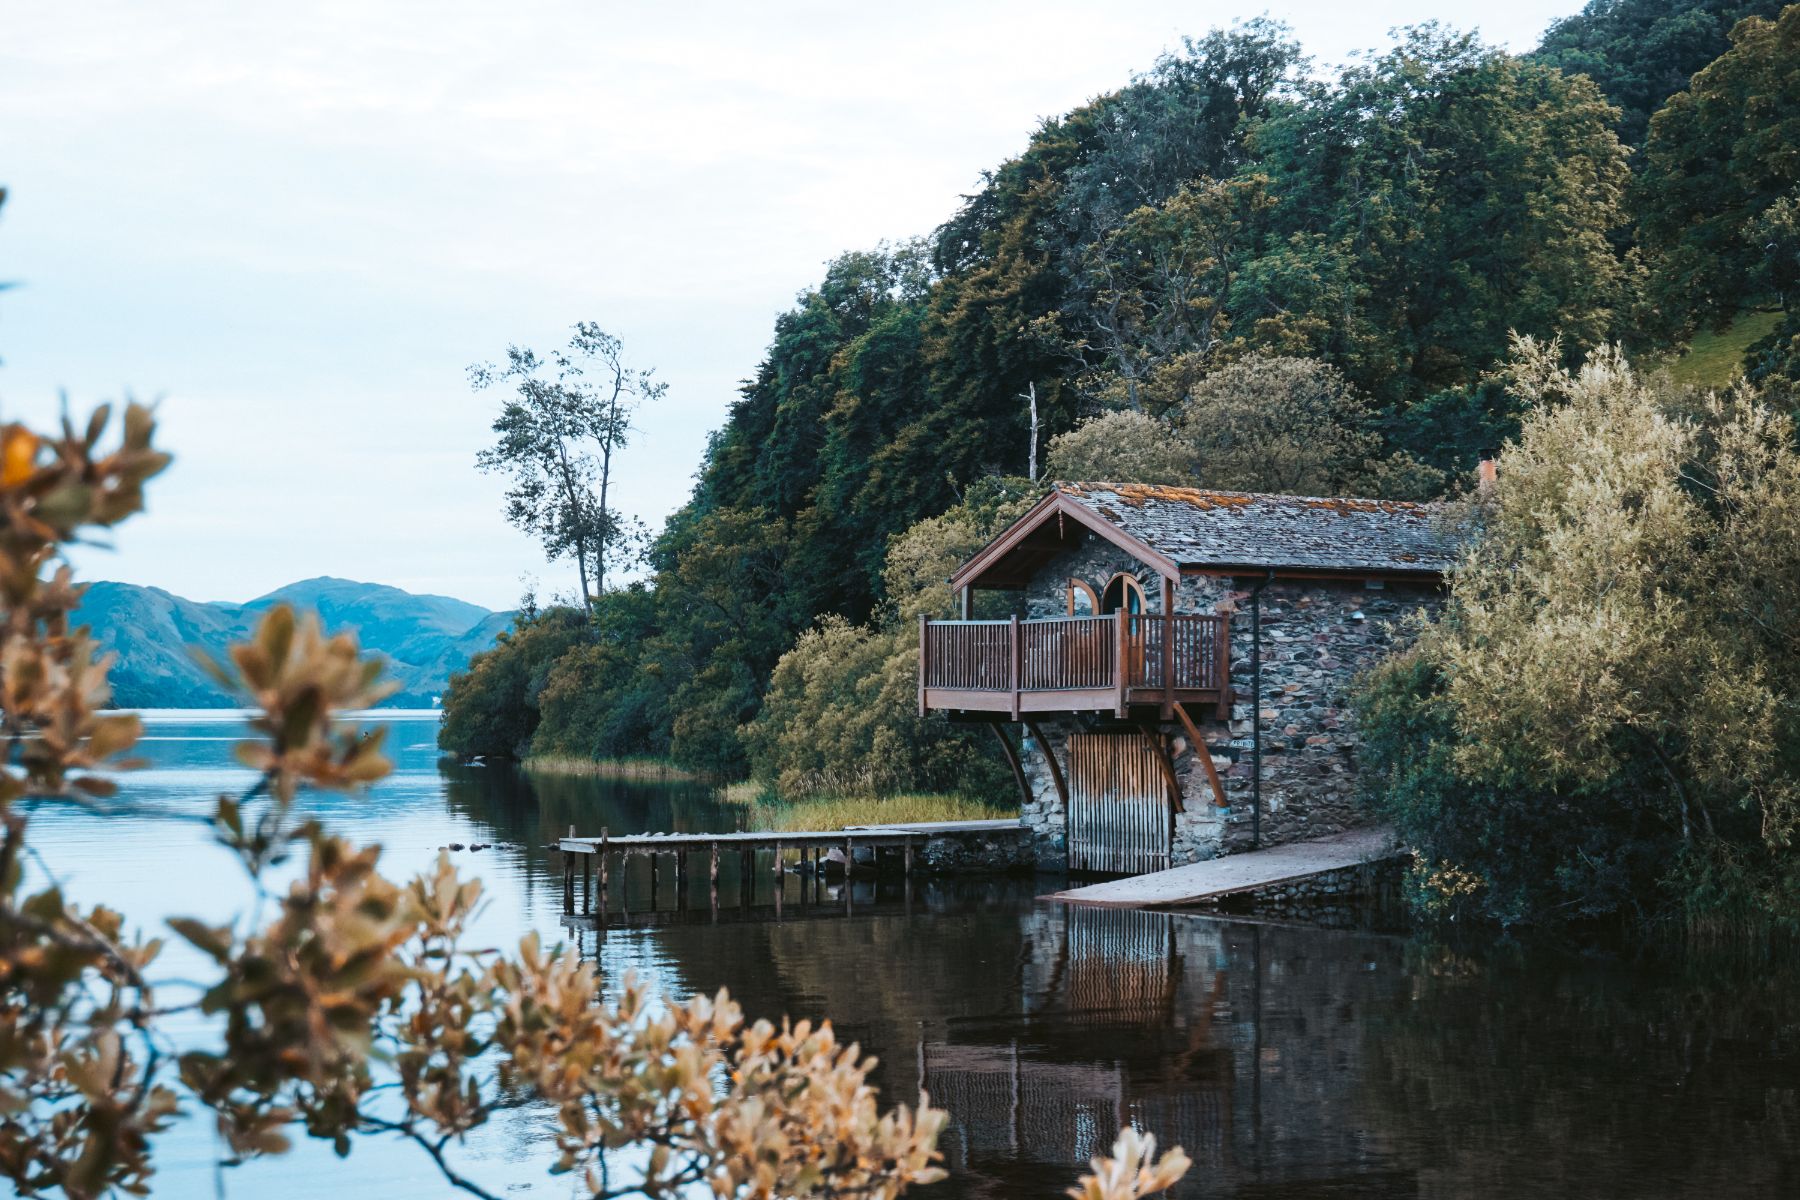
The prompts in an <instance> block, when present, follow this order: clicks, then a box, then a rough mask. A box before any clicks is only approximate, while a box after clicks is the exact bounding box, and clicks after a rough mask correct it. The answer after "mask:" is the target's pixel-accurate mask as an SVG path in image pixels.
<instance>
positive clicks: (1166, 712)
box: [1162, 577, 1175, 721]
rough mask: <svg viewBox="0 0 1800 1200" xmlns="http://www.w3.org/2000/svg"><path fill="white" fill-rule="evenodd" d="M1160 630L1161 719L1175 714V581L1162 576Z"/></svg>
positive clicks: (1166, 718)
mask: <svg viewBox="0 0 1800 1200" xmlns="http://www.w3.org/2000/svg"><path fill="white" fill-rule="evenodd" d="M1162 594H1163V620H1162V624H1163V631H1162V677H1163V701H1162V719H1163V720H1165V721H1167V720H1169V719H1170V718H1172V717H1173V716H1174V715H1175V582H1174V581H1173V580H1171V579H1168V578H1166V577H1165V578H1164V579H1163V586H1162Z"/></svg>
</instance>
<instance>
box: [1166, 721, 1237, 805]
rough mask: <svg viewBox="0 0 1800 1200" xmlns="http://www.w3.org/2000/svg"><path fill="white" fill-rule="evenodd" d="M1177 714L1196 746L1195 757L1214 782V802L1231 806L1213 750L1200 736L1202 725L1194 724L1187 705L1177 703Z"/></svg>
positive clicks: (1209, 780)
mask: <svg viewBox="0 0 1800 1200" xmlns="http://www.w3.org/2000/svg"><path fill="white" fill-rule="evenodd" d="M1175 715H1176V716H1178V717H1180V718H1181V727H1182V728H1183V729H1185V730H1187V735H1188V741H1189V742H1191V743H1192V744H1193V747H1194V757H1195V758H1198V759H1199V760H1200V765H1201V766H1203V767H1205V768H1206V781H1207V782H1208V783H1210V784H1212V791H1213V803H1214V804H1217V805H1218V806H1219V807H1220V808H1230V807H1231V802H1230V801H1229V800H1227V799H1225V785H1224V784H1223V783H1221V782H1220V781H1219V769H1218V768H1217V767H1215V766H1213V760H1212V751H1211V750H1209V749H1207V746H1206V739H1205V738H1203V737H1201V736H1200V727H1199V726H1198V725H1196V724H1194V718H1192V717H1190V716H1188V711H1187V707H1186V706H1185V705H1181V704H1177V705H1176V706H1175Z"/></svg>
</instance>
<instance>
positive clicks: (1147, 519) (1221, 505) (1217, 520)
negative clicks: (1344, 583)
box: [1056, 483, 1458, 574]
mask: <svg viewBox="0 0 1800 1200" xmlns="http://www.w3.org/2000/svg"><path fill="white" fill-rule="evenodd" d="M1056 490H1057V491H1058V492H1060V493H1061V494H1062V496H1063V497H1064V498H1066V499H1068V500H1070V501H1073V502H1074V503H1076V504H1079V505H1080V506H1082V507H1083V508H1085V509H1086V510H1088V511H1089V512H1091V513H1093V514H1094V515H1095V516H1098V517H1100V518H1102V519H1103V520H1106V521H1109V522H1111V523H1112V524H1113V525H1115V526H1117V527H1118V528H1119V529H1120V530H1121V531H1122V532H1124V533H1125V534H1127V535H1129V536H1130V537H1133V538H1135V539H1137V540H1138V541H1140V542H1143V543H1144V544H1145V545H1147V546H1149V547H1150V548H1151V549H1152V550H1155V551H1157V552H1158V553H1160V554H1162V555H1163V556H1164V557H1166V558H1168V559H1170V560H1172V561H1173V562H1174V563H1175V564H1176V565H1177V566H1182V567H1238V566H1244V567H1275V568H1287V569H1290V570H1294V569H1300V570H1306V569H1313V570H1321V571H1383V572H1390V571H1391V572H1419V573H1422V574H1440V573H1442V572H1445V571H1448V570H1449V569H1450V568H1451V567H1452V566H1453V565H1455V562H1456V554H1457V549H1458V545H1457V541H1456V539H1455V537H1454V535H1453V534H1451V533H1449V532H1447V531H1446V530H1445V529H1443V528H1441V527H1440V525H1439V522H1438V521H1437V520H1436V518H1437V515H1438V512H1439V506H1437V505H1433V504H1418V503H1413V502H1411V501H1405V500H1359V499H1352V498H1344V497H1328V496H1274V495H1266V494H1262V493H1254V492H1214V491H1203V490H1201V489H1199V488H1184V487H1157V486H1151V485H1148V484H1134V483H1059V484H1057V485H1056Z"/></svg>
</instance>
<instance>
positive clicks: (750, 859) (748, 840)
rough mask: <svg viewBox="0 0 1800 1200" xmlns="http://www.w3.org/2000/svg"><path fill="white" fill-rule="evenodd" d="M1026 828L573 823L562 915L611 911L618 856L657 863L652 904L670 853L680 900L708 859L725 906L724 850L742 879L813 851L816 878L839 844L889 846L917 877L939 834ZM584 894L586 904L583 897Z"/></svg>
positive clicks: (713, 892)
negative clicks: (667, 827) (660, 829)
mask: <svg viewBox="0 0 1800 1200" xmlns="http://www.w3.org/2000/svg"><path fill="white" fill-rule="evenodd" d="M1024 831H1025V827H1024V826H1023V825H1022V824H1020V823H1019V822H1018V821H1017V820H1002V821H929V822H920V823H918V824H912V825H851V826H846V827H845V828H843V829H831V830H797V831H796V830H789V831H785V832H769V831H751V832H744V833H633V834H625V835H623V836H621V837H613V836H611V835H610V834H608V833H606V832H604V831H603V832H602V833H601V834H600V836H599V837H577V836H575V829H574V826H570V827H569V836H568V837H565V838H560V839H558V841H557V847H556V848H557V849H558V850H559V851H560V852H561V853H562V864H563V912H564V913H567V914H574V913H576V912H577V911H580V912H583V913H587V912H592V911H593V908H594V905H595V904H596V903H598V905H599V910H600V912H601V913H602V914H605V912H606V910H607V907H608V905H609V902H610V887H609V874H610V872H609V860H610V859H611V858H612V857H614V856H615V855H616V856H617V857H618V858H619V860H620V869H621V870H623V868H624V863H625V861H626V860H627V859H629V858H631V857H633V856H638V855H641V856H644V857H646V858H648V859H649V860H650V895H651V899H652V906H654V902H655V897H656V893H657V889H658V876H659V870H658V867H659V863H660V861H661V859H662V858H663V857H665V856H666V857H668V858H671V859H673V860H674V867H675V888H676V894H677V896H679V897H682V898H683V901H684V902H685V898H686V895H687V877H688V858H689V856H690V855H694V854H702V855H704V856H705V869H706V873H707V878H708V895H709V899H710V900H711V905H712V907H714V908H717V907H718V903H719V856H720V855H721V854H722V853H731V852H736V853H737V854H738V856H739V861H740V863H741V864H742V865H741V868H740V871H739V875H740V878H742V879H744V880H746V881H748V880H750V878H751V877H752V876H753V875H754V874H755V872H756V856H757V854H758V853H759V852H761V851H769V852H771V854H772V861H771V863H770V866H771V868H772V870H773V874H774V876H775V878H776V879H781V878H782V877H784V876H785V875H786V874H787V873H788V870H789V866H788V855H789V854H790V852H796V853H797V854H798V857H799V862H800V864H802V865H803V864H805V863H806V861H807V854H808V852H809V851H810V852H811V855H812V862H811V870H812V873H813V874H814V875H817V874H818V873H819V871H820V869H821V868H822V865H823V863H822V859H823V858H824V856H825V852H826V851H827V850H829V849H832V848H834V847H839V848H842V850H843V855H844V858H843V861H844V862H845V863H846V864H850V863H853V862H854V861H855V853H856V850H857V848H858V847H861V848H863V849H873V850H875V851H876V852H877V854H879V853H880V852H881V851H883V850H888V851H895V850H897V851H899V853H900V855H901V862H902V864H903V868H904V870H905V872H906V874H907V875H908V876H909V877H910V876H911V875H912V870H913V851H914V849H915V848H916V847H921V846H923V845H924V844H925V843H926V842H929V841H931V840H932V839H934V838H944V837H959V836H982V837H991V836H993V835H995V834H1000V835H1005V834H1007V833H1019V834H1023V833H1024ZM590 872H593V873H595V874H596V875H597V878H596V879H595V880H594V883H595V884H596V885H597V894H595V893H593V892H590V890H589V876H590ZM578 897H579V906H578V905H577V898H578Z"/></svg>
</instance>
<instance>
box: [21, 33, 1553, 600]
mask: <svg viewBox="0 0 1800 1200" xmlns="http://www.w3.org/2000/svg"><path fill="white" fill-rule="evenodd" d="M1576 7H1578V4H1577V3H1576V0H1524V2H1523V3H1518V4H1512V5H1507V6H1503V7H1502V8H1501V9H1498V10H1496V9H1495V8H1494V7H1493V6H1491V5H1482V6H1475V5H1446V4H1441V3H1439V4H1432V3H1425V2H1422V0H1372V2H1370V3H1365V4H1344V3H1341V2H1335V3H1334V2H1327V0H1303V2H1300V3H1290V4H1273V5H1269V6H1268V8H1267V10H1266V11H1268V12H1269V13H1270V14H1271V15H1273V16H1276V17H1278V18H1281V19H1284V20H1286V21H1288V22H1289V23H1290V24H1292V25H1293V26H1294V28H1295V29H1296V31H1297V33H1298V34H1299V36H1300V38H1301V40H1302V41H1303V42H1304V43H1305V45H1306V47H1307V49H1308V51H1309V52H1310V53H1312V54H1313V55H1314V56H1315V57H1317V58H1319V59H1322V60H1326V61H1331V60H1336V59H1340V58H1342V57H1343V56H1344V55H1345V54H1347V53H1349V52H1350V51H1352V50H1355V49H1358V48H1366V47H1371V46H1381V45H1385V44H1386V40H1387V39H1386V36H1385V31H1386V30H1387V29H1388V28H1390V27H1392V26H1395V25H1400V24H1409V23H1413V22H1418V21H1422V20H1428V19H1434V18H1435V19H1438V20H1442V21H1445V22H1447V23H1449V24H1452V25H1456V26H1459V27H1479V28H1480V29H1481V30H1482V32H1483V33H1484V35H1485V36H1486V37H1487V38H1488V39H1489V40H1491V41H1495V42H1500V43H1503V44H1506V45H1509V46H1511V47H1513V48H1515V49H1524V48H1527V47H1529V46H1530V45H1532V44H1534V43H1535V41H1536V40H1537V37H1538V35H1539V34H1540V33H1541V31H1542V30H1543V28H1544V26H1545V25H1546V24H1547V23H1548V22H1549V21H1550V20H1551V19H1552V18H1554V17H1556V16H1560V15H1563V14H1565V13H1567V12H1570V11H1573V10H1574V9H1575V8H1576ZM1261 11H1264V9H1263V8H1262V7H1261V6H1257V5H1254V4H1249V5H1244V6H1241V7H1240V6H1237V5H1231V4H1222V3H1128V2H1114V3H1108V4H1096V3H1093V2H1092V0H1088V2H1085V3H1072V2H1065V0H1034V2H1027V3H1017V4H1004V5H1003V4H984V3H979V2H977V0H955V2H942V3H940V2H936V0H914V2H910V3H907V4H903V5H902V4H892V5H850V4H797V3H776V2H771V0H763V2H761V3H756V4H742V3H732V4H725V3H718V4H714V3H684V4H676V3H665V4H648V3H646V4H616V3H602V2H598V0H585V2H549V0H546V2H542V3H534V2H531V0H521V2H519V3H513V4H505V5H500V4H494V3H461V2H450V0H437V2H434V3H429V4H424V3H421V4H411V3H407V4H399V3H381V2H379V0H359V2H353V3H302V4H297V5H285V6H274V5H261V4H241V3H228V2H223V0H221V2H216V3H190V2H185V0H159V2H158V3H155V4H143V3H132V2H129V0H115V2H92V3H90V2H85V0H52V2H49V3H38V2H26V0H0V29H4V31H5V32H4V35H3V37H0V185H4V186H6V187H8V188H9V189H10V190H11V198H10V200H9V201H8V203H7V205H6V207H5V209H4V211H0V279H10V280H16V281H19V282H20V283H21V284H22V285H23V286H21V287H18V288H16V289H14V290H12V291H9V292H5V293H3V294H0V358H4V365H3V366H0V405H4V408H5V411H6V412H8V413H13V414H17V413H20V412H24V413H28V414H32V415H39V416H41V415H44V414H47V413H50V412H53V411H54V408H55V405H56V403H57V395H58V392H59V390H61V389H66V390H67V392H68V393H69V396H70V398H71V402H72V404H73V405H74V406H75V407H77V408H86V407H87V406H89V405H90V404H91V403H92V402H93V401H95V400H98V399H109V398H116V397H118V396H119V395H121V394H122V393H123V392H124V391H125V390H127V389H129V390H131V391H132V392H134V393H136V394H137V395H139V396H140V397H146V398H148V397H162V398H163V399H162V415H163V418H164V428H165V436H166V440H167V442H168V443H169V445H170V447H171V448H172V449H174V450H175V451H176V452H177V454H178V455H179V458H178V461H177V463H176V466H175V467H174V468H173V469H172V471H171V472H170V473H169V474H168V475H167V476H165V477H164V478H163V479H162V480H161V481H159V482H158V483H157V484H156V485H155V490H154V491H153V493H152V496H151V515H150V516H149V517H148V518H142V519H140V520H139V521H138V522H137V523H135V524H133V525H128V526H127V527H125V528H124V529H123V530H122V531H121V534H120V537H119V545H118V548H117V550H116V551H113V552H109V553H105V554H99V553H88V554H86V555H85V556H84V557H83V559H82V561H81V564H80V565H81V567H82V569H83V571H84V573H85V574H86V575H88V576H89V577H94V578H114V579H125V580H130V581H132V582H137V583H148V584H155V585H158V586H161V587H166V588H169V589H170V590H172V591H175V592H178V593H181V594H184V595H188V596H191V597H194V598H196V599H226V600H243V599H247V598H249V597H251V596H253V595H257V594H260V593H262V592H265V591H268V590H270V589H272V588H274V587H277V586H279V585H280V584H283V583H287V582H290V581H292V580H295V579H300V578H304V577H307V576H312V575H324V574H330V575H341V576H346V577H350V578H356V579H370V580H377V581H380V582H384V583H392V584H396V585H398V586H401V587H405V588H409V589H412V590H415V591H435V592H442V593H447V594H450V595H455V596H459V597H462V598H464V599H468V600H472V601H475V602H476V603H479V604H485V605H489V606H491V607H505V606H509V605H510V604H511V603H512V602H513V600H514V599H515V598H516V597H517V595H518V593H519V577H520V575H521V574H522V573H524V572H531V573H534V574H536V575H538V576H539V577H540V579H541V580H542V584H543V586H544V589H545V590H546V591H551V590H556V589H561V588H565V587H567V586H568V582H567V578H566V577H568V576H570V575H571V574H572V572H571V571H570V570H569V569H568V568H567V567H566V566H565V565H562V564H556V565H546V564H545V563H544V562H543V561H542V557H541V555H540V554H539V553H538V552H537V550H536V548H535V547H534V546H533V545H532V544H531V543H530V542H529V541H528V540H527V539H525V538H524V537H522V536H521V535H518V534H516V533H514V532H513V531H512V530H510V529H509V528H508V527H507V526H506V524H505V523H504V522H503V521H502V520H501V518H500V515H499V492H500V490H501V485H500V483H499V481H497V480H494V479H491V478H488V477H485V476H482V475H478V474H477V473H476V472H475V470H474V467H473V459H474V455H475V452H476V450H477V449H479V448H480V447H481V446H482V445H483V444H484V442H485V440H486V437H487V423H488V421H489V419H490V417H491V412H492V409H493V406H494V405H495V404H496V403H497V398H496V396H495V395H493V394H491V393H489V394H475V393H471V392H470V391H469V389H468V387H467V385H466V383H465V380H464V369H465V367H466V366H467V365H468V364H469V363H470V362H472V361H474V360H476V359H481V358H493V357H497V356H499V355H500V353H501V352H502V350H503V349H504V347H505V346H506V344H507V343H508V342H509V341H517V342H523V343H526V344H530V345H534V346H539V347H543V346H546V345H548V344H550V343H552V342H554V341H556V340H558V339H559V338H560V337H561V336H562V335H563V333H564V332H565V331H566V329H567V327H568V326H569V325H570V324H572V323H574V322H575V321H577V320H583V319H588V320H594V321H598V322H599V323H600V324H601V325H603V326H604V327H605V328H607V329H608V330H611V331H612V332H615V333H617V334H619V335H620V336H622V337H623V338H624V339H625V341H626V344H627V346H628V348H629V350H630V352H631V356H632V357H633V359H634V360H636V361H637V362H639V363H641V364H644V365H653V366H655V367H656V368H657V369H658V371H659V373H660V374H661V376H662V377H663V378H664V379H665V380H667V381H668V383H669V395H668V399H667V400H666V401H665V402H664V403H663V404H662V405H661V406H660V407H659V408H657V409H655V410H652V411H648V412H646V413H644V415H643V418H642V420H641V427H642V430H641V433H640V435H639V438H638V442H637V445H636V446H635V447H634V448H633V450H632V451H631V452H630V458H629V460H628V461H627V463H626V465H625V473H624V497H625V505H626V507H627V508H629V509H632V510H635V511H636V512H637V513H638V515H640V516H641V517H643V518H644V519H645V520H647V521H649V522H651V523H652V524H653V525H654V524H660V522H661V520H662V518H663V517H664V516H665V515H666V514H667V513H668V512H669V511H670V510H671V509H673V508H674V507H675V506H677V505H678V504H680V503H681V501H682V500H683V499H684V498H685V496H686V494H687V491H688V487H689V484H690V481H691V477H692V474H693V471H694V468H695V465H696V464H697V463H698V461H699V458H700V453H701V450H702V448H703V446H704V443H705V437H706V433H707V431H708V430H710V429H712V428H715V427H716V426H718V425H719V424H720V423H721V421H722V420H723V418H724V414H725V410H726V407H727V405H728V404H729V403H730V401H731V399H732V398H733V396H734V394H735V391H734V389H735V386H736V384H737V381H739V380H740V379H743V378H744V377H745V376H747V375H749V374H750V373H751V372H752V371H753V369H754V368H755V365H756V362H757V360H758V358H759V356H760V355H761V352H762V350H763V348H764V346H765V345H766V343H767V340H768V337H769V333H770V327H771V322H772V321H773V318H774V317H775V315H776V313H778V312H779V311H781V310H782V309H784V308H785V307H787V306H788V304H789V303H790V302H791V300H792V298H793V296H794V294H795V293H796V292H797V291H799V290H800V289H802V288H804V287H805V286H807V285H808V284H809V283H811V282H813V281H814V280H816V279H817V277H818V275H819V273H820V270H821V266H822V264H823V263H824V262H825V260H826V259H828V258H830V257H831V256H833V255H834V254H836V253H838V252H840V251H843V250H846V249H853V248H861V247H867V246H871V245H873V244H875V243H876V242H878V241H881V240H883V239H896V238H903V237H907V236H911V235H915V234H920V233H925V232H927V231H929V230H930V229H931V228H932V227H933V226H934V225H936V224H937V223H938V222H940V221H942V220H943V219H944V218H946V217H947V216H949V215H950V213H951V212H952V211H953V210H954V208H955V206H956V204H957V199H958V196H959V195H960V194H961V193H964V192H967V191H969V190H971V189H972V188H973V187H974V186H975V184H976V182H977V179H978V176H979V174H980V172H981V171H982V169H983V168H986V167H991V166H994V165H997V164H998V163H999V162H1001V161H1002V160H1003V159H1004V158H1005V157H1006V156H1008V155H1009V154H1012V153H1015V152H1017V151H1018V150H1019V149H1020V148H1022V147H1023V145H1024V144H1025V140H1026V138H1027V137H1028V135H1029V134H1030V131H1031V129H1032V128H1033V126H1034V124H1035V122H1036V121H1037V119H1038V118H1039V117H1041V116H1047V115H1053V114H1056V113H1060V112H1063V111H1066V110H1067V109H1069V108H1071V107H1072V106H1074V105H1076V104H1078V103H1080V102H1081V101H1083V100H1084V99H1086V98H1088V97H1090V96H1092V95H1094V94H1096V93H1099V92H1102V91H1106V90H1109V89H1111V88H1113V87H1116V86H1118V85H1119V84H1121V83H1123V82H1124V81H1125V80H1126V79H1127V78H1128V77H1129V76H1130V74H1131V72H1132V71H1134V70H1140V69H1143V68H1146V67H1148V66H1149V65H1150V64H1151V63H1152V62H1153V61H1154V60H1155V58H1156V56H1157V54H1158V53H1159V52H1161V51H1162V50H1163V49H1165V48H1167V47H1169V46H1171V45H1173V44H1174V43H1175V42H1176V41H1177V40H1178V39H1179V37H1180V36H1181V35H1182V34H1184V33H1192V34H1198V33H1202V32H1204V31H1205V30H1206V29H1207V28H1209V27H1211V26H1213V25H1219V24H1227V23H1229V22H1230V21H1231V20H1232V19H1233V18H1234V17H1245V16H1253V15H1256V14H1257V13H1258V12H1261Z"/></svg>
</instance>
